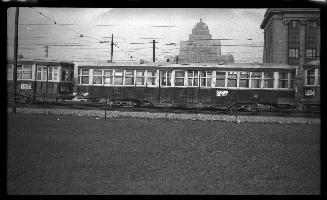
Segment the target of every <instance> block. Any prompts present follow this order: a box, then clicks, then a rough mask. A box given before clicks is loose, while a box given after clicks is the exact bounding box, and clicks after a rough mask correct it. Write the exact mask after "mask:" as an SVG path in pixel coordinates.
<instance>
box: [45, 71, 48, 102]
mask: <svg viewBox="0 0 327 200" xmlns="http://www.w3.org/2000/svg"><path fill="white" fill-rule="evenodd" d="M48 83H49V66H47V83H46V85H45V97H46V98H48Z"/></svg>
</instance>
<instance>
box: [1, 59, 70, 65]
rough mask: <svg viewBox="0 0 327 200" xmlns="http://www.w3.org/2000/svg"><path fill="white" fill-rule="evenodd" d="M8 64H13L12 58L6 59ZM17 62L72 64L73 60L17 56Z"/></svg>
mask: <svg viewBox="0 0 327 200" xmlns="http://www.w3.org/2000/svg"><path fill="white" fill-rule="evenodd" d="M7 63H8V64H13V63H14V61H13V60H7ZM17 63H18V64H38V65H55V66H57V65H74V62H72V61H67V60H53V59H46V58H44V59H29V58H19V59H17Z"/></svg>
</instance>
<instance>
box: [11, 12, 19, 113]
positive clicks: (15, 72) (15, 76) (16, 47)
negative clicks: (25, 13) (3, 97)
mask: <svg viewBox="0 0 327 200" xmlns="http://www.w3.org/2000/svg"><path fill="white" fill-rule="evenodd" d="M18 17H19V7H16V15H15V39H14V44H15V45H14V77H13V81H14V82H13V93H14V104H13V107H12V112H13V113H16V90H17V88H16V87H17V54H18Z"/></svg>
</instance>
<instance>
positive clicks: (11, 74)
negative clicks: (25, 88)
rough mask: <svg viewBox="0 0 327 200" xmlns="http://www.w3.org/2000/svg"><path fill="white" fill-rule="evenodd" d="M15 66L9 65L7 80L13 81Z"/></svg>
mask: <svg viewBox="0 0 327 200" xmlns="http://www.w3.org/2000/svg"><path fill="white" fill-rule="evenodd" d="M12 68H13V65H7V79H8V80H13V69H12Z"/></svg>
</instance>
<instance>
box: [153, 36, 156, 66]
mask: <svg viewBox="0 0 327 200" xmlns="http://www.w3.org/2000/svg"><path fill="white" fill-rule="evenodd" d="M155 49H156V41H155V40H153V59H152V61H153V62H155V61H156V50H155Z"/></svg>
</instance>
